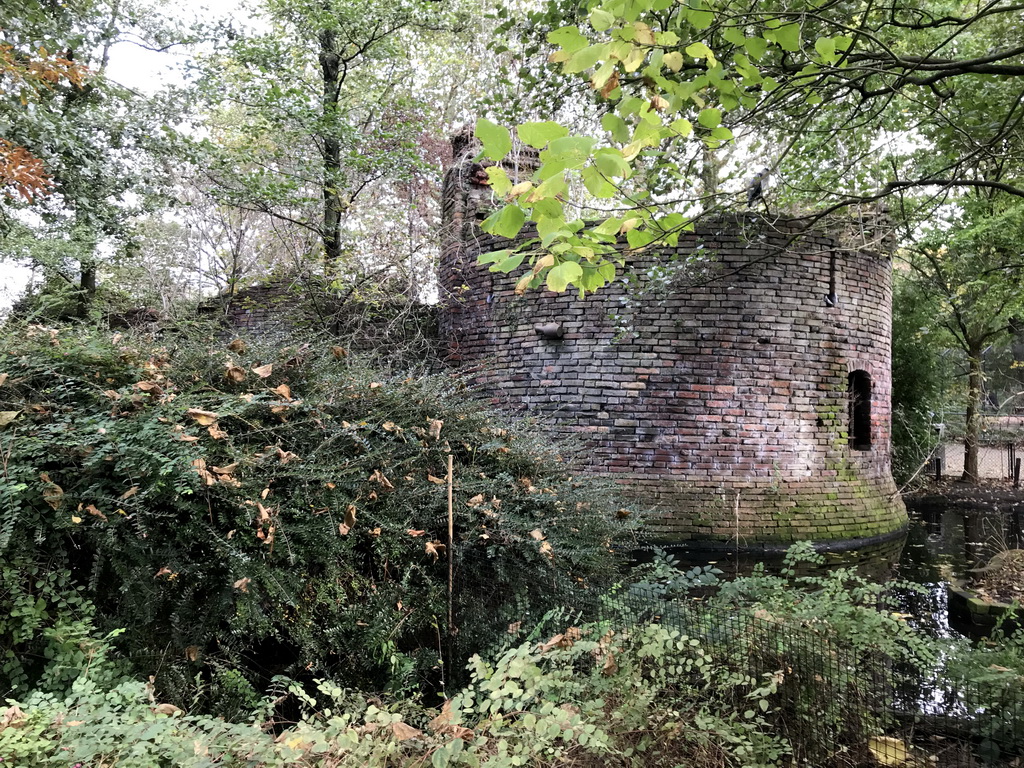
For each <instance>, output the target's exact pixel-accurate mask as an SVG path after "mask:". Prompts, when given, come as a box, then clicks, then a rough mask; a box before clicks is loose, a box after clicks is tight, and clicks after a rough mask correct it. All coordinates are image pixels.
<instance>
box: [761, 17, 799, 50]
mask: <svg viewBox="0 0 1024 768" xmlns="http://www.w3.org/2000/svg"><path fill="white" fill-rule="evenodd" d="M768 35H771V36H772V38H773V39H774V40H775V42H776V43H778V44H779V47H781V48H782V50H784V51H799V50H800V25H799V24H797V23H795V22H794V23H792V24H783V25H782V26H781V27H779V28H778V29H774V30H772V31H770V32H768V33H766V36H768Z"/></svg>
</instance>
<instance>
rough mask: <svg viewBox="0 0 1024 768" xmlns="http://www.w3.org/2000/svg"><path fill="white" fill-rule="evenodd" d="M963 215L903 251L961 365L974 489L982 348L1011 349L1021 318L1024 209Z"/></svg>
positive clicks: (967, 466) (967, 465)
mask: <svg viewBox="0 0 1024 768" xmlns="http://www.w3.org/2000/svg"><path fill="white" fill-rule="evenodd" d="M971 202H972V203H973V204H968V205H965V206H964V208H963V210H961V211H958V212H957V213H956V214H954V215H952V216H951V217H950V219H949V220H948V221H946V222H943V224H944V226H943V227H941V228H936V229H933V231H931V232H929V233H928V234H927V235H926V236H925V237H924V238H923V239H922V240H921V242H919V243H918V244H916V245H915V246H913V247H912V248H910V249H909V250H908V255H909V264H910V267H911V278H912V279H913V281H914V283H915V284H916V286H917V288H918V289H919V290H920V291H922V292H924V293H925V294H926V296H928V297H930V298H932V299H934V300H935V303H936V304H937V306H938V312H937V314H936V315H935V317H934V321H933V322H934V323H935V324H936V326H937V327H938V328H939V329H941V330H942V331H944V332H945V333H946V334H948V337H949V338H950V339H951V340H952V342H953V344H954V345H955V347H956V348H957V349H958V350H959V351H960V352H961V353H962V354H963V357H964V360H965V362H966V374H967V392H966V403H965V405H966V419H965V424H966V428H965V437H964V471H963V476H962V480H963V481H964V482H969V483H976V482H978V480H979V474H978V446H979V436H980V432H981V405H982V392H983V383H984V373H985V372H984V368H983V363H984V353H985V351H986V349H988V348H990V347H993V346H999V345H1001V344H1006V343H1008V342H1009V341H1010V340H1011V338H1012V335H1013V332H1014V329H1015V325H1014V321H1015V320H1016V319H1017V318H1019V317H1020V316H1021V315H1022V314H1024V256H1022V255H1021V245H1020V244H1021V242H1024V202H1014V203H1013V204H1009V205H1006V206H1004V207H1002V208H996V209H994V210H993V207H992V205H991V203H990V202H989V201H987V200H984V201H983V202H979V201H977V200H975V201H971Z"/></svg>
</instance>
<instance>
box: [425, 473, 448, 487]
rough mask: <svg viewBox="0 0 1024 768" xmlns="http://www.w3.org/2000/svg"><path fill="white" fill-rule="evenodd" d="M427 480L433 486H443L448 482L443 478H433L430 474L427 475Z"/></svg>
mask: <svg viewBox="0 0 1024 768" xmlns="http://www.w3.org/2000/svg"><path fill="white" fill-rule="evenodd" d="M427 480H429V481H430V482H432V483H433V484H434V485H444V484H445V483H447V482H448V481H447V480H445V479H444V478H443V477H434V476H433V475H431V474H428V475H427Z"/></svg>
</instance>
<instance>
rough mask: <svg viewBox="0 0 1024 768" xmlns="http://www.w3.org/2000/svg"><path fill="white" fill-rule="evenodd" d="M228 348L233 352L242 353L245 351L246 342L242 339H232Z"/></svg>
mask: <svg viewBox="0 0 1024 768" xmlns="http://www.w3.org/2000/svg"><path fill="white" fill-rule="evenodd" d="M228 349H230V350H231V351H232V352H237V353H238V354H242V353H243V352H245V342H244V341H242V340H241V339H232V340H231V343H230V344H228Z"/></svg>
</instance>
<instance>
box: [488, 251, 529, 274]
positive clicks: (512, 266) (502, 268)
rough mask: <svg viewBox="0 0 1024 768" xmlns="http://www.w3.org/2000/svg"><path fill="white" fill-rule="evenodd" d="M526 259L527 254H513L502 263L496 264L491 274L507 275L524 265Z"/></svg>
mask: <svg viewBox="0 0 1024 768" xmlns="http://www.w3.org/2000/svg"><path fill="white" fill-rule="evenodd" d="M525 258H526V254H525V253H515V254H512V255H511V256H509V257H508V258H507V259H505V260H504V261H502V262H501V263H500V264H495V265H494V266H493V267H491V272H503V273H504V274H506V275H507V274H508V273H509V272H512V271H513V270H516V269H518V268H519V265H520V264H522V263H523V259H525Z"/></svg>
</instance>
